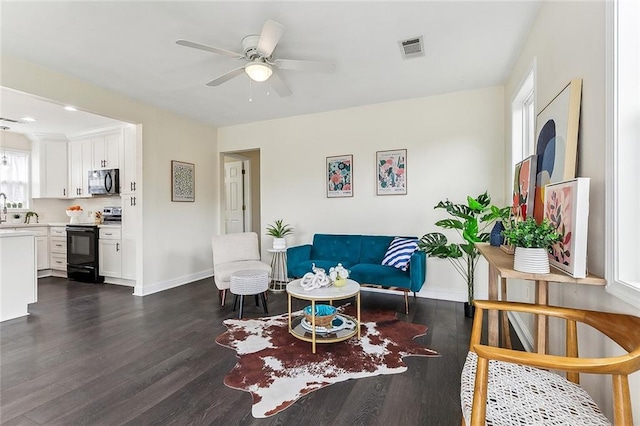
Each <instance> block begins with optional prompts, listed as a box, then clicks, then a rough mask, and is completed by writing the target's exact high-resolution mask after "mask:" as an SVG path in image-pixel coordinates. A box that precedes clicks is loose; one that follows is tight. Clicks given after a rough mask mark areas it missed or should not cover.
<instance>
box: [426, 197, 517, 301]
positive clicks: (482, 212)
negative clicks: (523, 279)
mask: <svg viewBox="0 0 640 426" xmlns="http://www.w3.org/2000/svg"><path fill="white" fill-rule="evenodd" d="M434 209H443V210H445V211H446V212H447V214H449V216H450V218H448V219H442V220H439V221H437V222H436V226H439V227H441V228H444V229H454V230H456V231H457V233H458V235H459V236H460V238H461V239H462V242H449V240H448V239H447V237H446V236H445V235H444V234H443V233H441V232H430V233H428V234H425V235H423V236H422V238H421V239H420V241H419V243H418V248H419V249H420V250H422V251H424V252H425V253H426V254H427V255H428V256H429V257H438V258H441V259H448V260H449V261H450V262H451V264H452V265H453V267H454V269H455V270H456V272H458V273H459V274H460V275H461V276H462V277H463V278H464V279H465V281H466V283H467V304H468V305H469V306H471V305H472V303H473V297H474V291H475V272H476V266H477V265H478V260H479V257H480V253H479V251H478V249H477V248H476V246H475V243H480V242H488V241H489V232H487V231H486V230H487V228H488V227H489V226H490V225H491V224H493V222H494V221H495V220H496V219H501V218H505V217H508V215H509V207H504V208H498V207H496V206H494V205H491V197H490V196H489V194H488V193H487V192H486V191H485V192H484V193H483V194H480V195H478V196H477V197H476V198H473V197H470V196H467V203H466V204H454V203H452V202H451V201H449V200H448V199H447V200H445V201H440V202H439V203H438V204H436V206H435V207H434Z"/></svg>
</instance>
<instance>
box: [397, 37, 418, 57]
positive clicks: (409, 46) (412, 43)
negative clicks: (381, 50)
mask: <svg viewBox="0 0 640 426" xmlns="http://www.w3.org/2000/svg"><path fill="white" fill-rule="evenodd" d="M398 44H399V45H400V53H401V54H402V58H403V59H411V58H417V57H420V56H424V44H423V42H422V36H419V37H413V38H410V39H407V40H400V41H399V42H398Z"/></svg>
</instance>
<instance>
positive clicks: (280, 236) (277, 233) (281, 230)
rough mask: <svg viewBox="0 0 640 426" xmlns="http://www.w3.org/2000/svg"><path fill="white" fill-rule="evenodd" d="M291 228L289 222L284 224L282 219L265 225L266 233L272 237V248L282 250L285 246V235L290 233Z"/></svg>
mask: <svg viewBox="0 0 640 426" xmlns="http://www.w3.org/2000/svg"><path fill="white" fill-rule="evenodd" d="M292 233H293V228H292V227H291V226H290V225H289V224H284V219H278V220H276V221H275V222H273V224H271V225H269V226H267V235H271V236H272V237H273V249H274V250H284V249H286V248H287V241H286V240H285V238H284V237H285V236H287V235H289V234H292Z"/></svg>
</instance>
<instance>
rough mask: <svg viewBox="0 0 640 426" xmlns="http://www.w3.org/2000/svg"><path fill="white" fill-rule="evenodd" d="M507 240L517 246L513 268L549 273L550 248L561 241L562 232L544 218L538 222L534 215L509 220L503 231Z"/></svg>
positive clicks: (535, 272) (536, 272)
mask: <svg viewBox="0 0 640 426" xmlns="http://www.w3.org/2000/svg"><path fill="white" fill-rule="evenodd" d="M502 235H503V236H504V238H505V240H506V242H507V243H508V244H512V245H514V246H515V248H516V251H515V255H514V257H513V269H515V270H516V271H520V272H529V273H534V274H548V273H549V250H550V249H551V246H553V245H554V244H555V243H556V242H558V241H560V239H561V238H562V234H560V233H559V232H558V230H557V229H556V227H555V226H554V225H553V224H552V223H551V222H549V220H547V219H544V220H543V221H542V222H540V223H538V222H536V220H535V219H534V218H533V217H529V218H527V219H526V220H523V221H512V222H509V223H508V224H507V225H506V226H505V229H504V231H502Z"/></svg>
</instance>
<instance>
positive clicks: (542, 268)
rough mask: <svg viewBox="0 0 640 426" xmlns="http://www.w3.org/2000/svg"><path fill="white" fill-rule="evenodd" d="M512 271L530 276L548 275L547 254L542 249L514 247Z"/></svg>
mask: <svg viewBox="0 0 640 426" xmlns="http://www.w3.org/2000/svg"><path fill="white" fill-rule="evenodd" d="M513 269H515V270H516V271H520V272H528V273H531V274H548V273H549V253H548V252H547V250H546V249H543V248H525V247H516V252H515V254H514V256H513Z"/></svg>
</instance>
